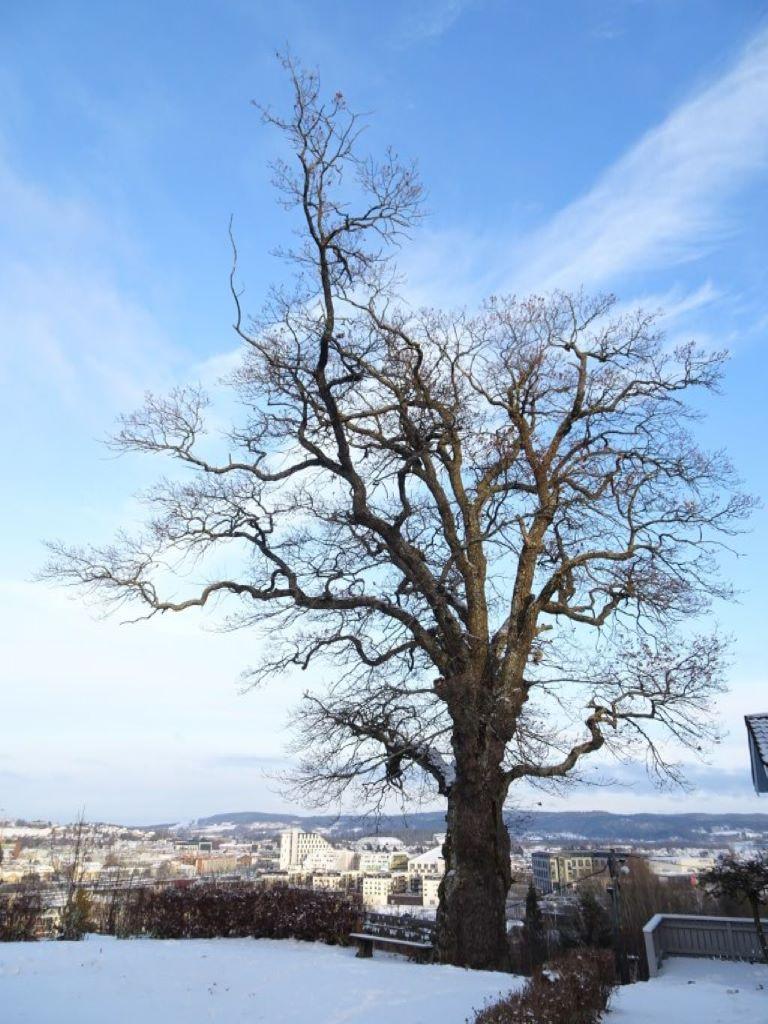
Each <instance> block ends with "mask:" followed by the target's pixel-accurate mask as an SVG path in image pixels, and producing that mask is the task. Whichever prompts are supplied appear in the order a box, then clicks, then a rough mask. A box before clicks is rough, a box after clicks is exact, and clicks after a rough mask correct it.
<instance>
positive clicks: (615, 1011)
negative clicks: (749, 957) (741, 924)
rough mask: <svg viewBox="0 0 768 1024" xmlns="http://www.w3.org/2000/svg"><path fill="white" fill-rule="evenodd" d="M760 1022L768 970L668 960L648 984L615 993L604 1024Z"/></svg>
mask: <svg viewBox="0 0 768 1024" xmlns="http://www.w3.org/2000/svg"><path fill="white" fill-rule="evenodd" d="M653 1021H661V1022H664V1021H670V1022H672V1024H763V1022H764V1021H768V967H767V966H766V965H765V964H746V963H731V962H728V961H726V960H704V959H702V960H694V959H689V958H686V957H679V958H678V957H670V958H668V959H666V960H665V961H664V963H663V964H662V967H661V973H660V974H659V975H658V977H656V978H652V979H651V980H650V981H648V982H640V983H639V984H637V985H628V986H626V988H622V989H620V990H619V991H618V992H617V993H616V995H615V996H614V998H613V1000H612V1001H611V1012H610V1013H609V1014H608V1016H607V1017H606V1024H650V1022H653Z"/></svg>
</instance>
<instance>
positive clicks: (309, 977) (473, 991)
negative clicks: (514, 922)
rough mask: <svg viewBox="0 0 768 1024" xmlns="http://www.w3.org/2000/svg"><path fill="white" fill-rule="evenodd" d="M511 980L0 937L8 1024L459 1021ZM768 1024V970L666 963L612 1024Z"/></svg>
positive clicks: (131, 943)
mask: <svg viewBox="0 0 768 1024" xmlns="http://www.w3.org/2000/svg"><path fill="white" fill-rule="evenodd" d="M521 983H522V982H521V979H517V978H511V977H510V976H508V975H503V974H492V973H483V972H479V971H464V970H460V969H458V968H455V967H438V966H424V965H417V964H411V963H408V962H407V961H405V960H402V959H400V958H396V957H389V956H386V955H384V954H380V953H377V954H376V955H375V957H374V959H373V960H356V959H355V954H354V950H351V949H339V948H337V947H330V946H322V945H315V944H312V943H304V942H287V941H285V942H274V941H270V940H268V939H259V940H253V939H211V940H184V941H177V942H173V941H166V942H158V941H152V940H149V939H131V940H125V941H118V940H116V939H109V938H104V937H102V936H91V937H90V938H88V939H87V940H86V941H85V942H37V943H8V944H2V943H0V1022H1V1024H104V1022H105V1021H109V1024H174V1022H176V1021H179V1022H183V1024H203V1022H206V1024H210V1022H213V1024H218V1022H220V1024H224V1022H226V1024H241V1022H242V1024H245V1022H248V1024H257V1022H269V1024H271V1022H275V1024H464V1022H465V1021H466V1020H467V1018H470V1019H471V1016H472V1010H473V1009H478V1008H479V1007H481V1006H482V1005H484V1003H486V1002H487V1001H489V1000H491V999H493V998H494V997H495V996H497V995H498V994H499V993H500V992H503V991H508V990H509V989H510V988H512V987H515V986H517V985H520V984H521ZM657 1022H660V1024H768V967H764V966H759V965H750V964H738V963H724V962H719V961H714V960H687V959H679V960H678V959H670V960H666V961H665V962H664V965H663V967H662V971H661V974H660V975H659V977H658V978H654V979H653V980H652V981H650V982H648V983H646V984H642V983H641V984H638V985H631V986H629V987H627V988H624V989H622V990H621V991H620V992H618V993H617V994H616V996H615V998H614V1001H613V1005H612V1009H611V1011H610V1013H609V1014H608V1016H607V1017H606V1019H605V1024H657Z"/></svg>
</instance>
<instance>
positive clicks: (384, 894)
mask: <svg viewBox="0 0 768 1024" xmlns="http://www.w3.org/2000/svg"><path fill="white" fill-rule="evenodd" d="M406 887H407V881H406V877H405V875H402V874H399V875H367V876H366V877H365V878H364V879H363V906H365V907H386V905H387V903H388V902H389V897H390V895H391V894H392V893H396V892H405V891H406Z"/></svg>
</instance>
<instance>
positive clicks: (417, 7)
mask: <svg viewBox="0 0 768 1024" xmlns="http://www.w3.org/2000/svg"><path fill="white" fill-rule="evenodd" d="M479 2H480V0H415V2H414V3H413V4H412V5H411V8H410V10H409V12H408V16H407V18H406V20H405V23H404V25H403V27H402V36H401V39H400V43H401V44H402V45H408V44H410V43H416V42H419V41H420V40H423V39H435V38H437V37H438V36H441V35H443V33H444V32H447V31H448V30H449V29H450V28H452V27H453V25H454V24H455V23H456V22H457V21H458V20H459V18H460V17H461V16H462V14H463V13H464V12H465V11H466V10H467V9H468V8H469V7H473V6H475V5H476V4H478V3H479Z"/></svg>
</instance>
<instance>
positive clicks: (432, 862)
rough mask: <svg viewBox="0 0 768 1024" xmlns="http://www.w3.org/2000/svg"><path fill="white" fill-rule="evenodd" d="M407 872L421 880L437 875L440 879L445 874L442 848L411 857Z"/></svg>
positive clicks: (435, 848)
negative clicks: (426, 876)
mask: <svg viewBox="0 0 768 1024" xmlns="http://www.w3.org/2000/svg"><path fill="white" fill-rule="evenodd" d="M408 871H409V872H410V874H412V875H420V876H421V877H422V878H423V877H424V876H425V875H437V876H438V877H440V878H442V876H443V875H444V874H445V860H444V859H443V848H442V846H435V847H433V848H432V849H431V850H427V852H426V853H420V854H419V855H418V857H411V858H410V859H409V861H408Z"/></svg>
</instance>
